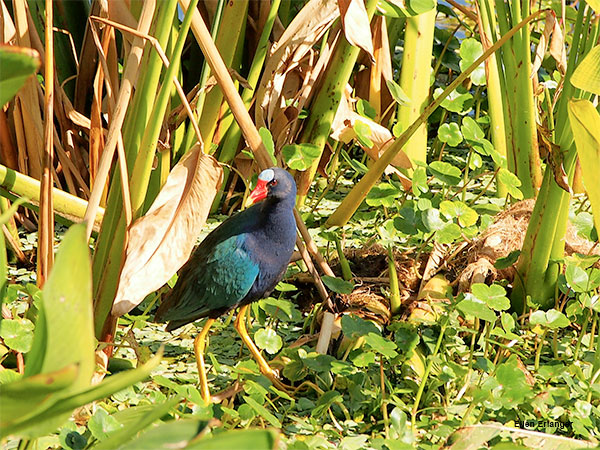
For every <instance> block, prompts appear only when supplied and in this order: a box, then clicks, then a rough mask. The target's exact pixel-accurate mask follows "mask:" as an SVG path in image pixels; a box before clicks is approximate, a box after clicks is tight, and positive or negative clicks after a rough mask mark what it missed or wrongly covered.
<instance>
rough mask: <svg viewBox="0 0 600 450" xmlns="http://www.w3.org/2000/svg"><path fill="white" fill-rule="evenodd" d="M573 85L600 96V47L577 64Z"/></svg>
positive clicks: (591, 51) (597, 46) (593, 49)
mask: <svg viewBox="0 0 600 450" xmlns="http://www.w3.org/2000/svg"><path fill="white" fill-rule="evenodd" d="M571 84H572V85H573V86H575V87H576V88H579V89H583V90H584V91H588V92H591V93H592V94H596V95H600V45H596V46H595V47H594V48H592V49H591V50H590V51H589V53H588V54H587V55H586V56H585V58H583V60H582V61H581V62H580V63H579V64H577V67H576V68H575V71H574V72H573V75H572V76H571Z"/></svg>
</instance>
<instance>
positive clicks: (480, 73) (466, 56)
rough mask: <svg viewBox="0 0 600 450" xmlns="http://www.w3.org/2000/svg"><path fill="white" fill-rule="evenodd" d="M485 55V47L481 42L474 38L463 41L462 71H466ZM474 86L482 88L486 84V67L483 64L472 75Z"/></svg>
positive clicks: (461, 53)
mask: <svg viewBox="0 0 600 450" xmlns="http://www.w3.org/2000/svg"><path fill="white" fill-rule="evenodd" d="M481 55H483V47H482V45H481V43H480V42H479V41H477V40H476V39H473V38H467V39H463V41H462V43H461V44H460V57H461V58H462V59H461V61H460V70H462V71H464V70H466V69H467V68H468V67H469V66H470V65H471V64H473V63H474V62H475V61H476V60H477V58H479V57H480V56H481ZM470 78H471V81H472V82H473V84H476V85H479V86H482V85H484V84H485V65H484V63H481V64H480V65H479V67H477V69H475V70H474V71H473V72H472V73H471V75H470Z"/></svg>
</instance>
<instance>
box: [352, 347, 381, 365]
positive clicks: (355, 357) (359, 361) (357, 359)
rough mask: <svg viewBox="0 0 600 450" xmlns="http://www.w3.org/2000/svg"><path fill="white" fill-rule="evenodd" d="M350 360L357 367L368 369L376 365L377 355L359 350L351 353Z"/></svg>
mask: <svg viewBox="0 0 600 450" xmlns="http://www.w3.org/2000/svg"><path fill="white" fill-rule="evenodd" d="M350 360H351V361H352V362H353V363H354V365H355V366H356V367H368V366H369V365H370V364H375V353H373V352H367V351H365V350H362V349H359V350H354V351H352V352H350Z"/></svg>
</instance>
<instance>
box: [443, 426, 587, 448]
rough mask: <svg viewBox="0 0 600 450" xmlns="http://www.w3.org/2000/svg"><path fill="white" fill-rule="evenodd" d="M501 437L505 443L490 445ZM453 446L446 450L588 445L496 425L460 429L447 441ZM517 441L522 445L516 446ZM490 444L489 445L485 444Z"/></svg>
mask: <svg viewBox="0 0 600 450" xmlns="http://www.w3.org/2000/svg"><path fill="white" fill-rule="evenodd" d="M499 436H502V439H503V440H506V439H508V441H505V442H496V443H494V445H493V446H492V443H491V442H490V441H492V439H494V438H496V437H499ZM448 442H452V445H450V446H447V447H446V448H447V450H464V449H471V448H490V449H495V450H527V449H532V448H543V449H544V450H581V449H582V448H586V447H588V446H589V445H590V444H589V443H588V442H587V441H581V440H577V439H571V438H567V437H565V436H561V435H555V434H549V433H540V431H534V430H527V429H519V428H515V427H509V426H506V425H502V424H501V423H496V422H487V423H485V424H477V425H470V426H466V427H462V428H459V429H458V430H456V431H454V432H453V433H452V434H451V435H450V437H449V438H448ZM516 442H519V443H523V445H518V444H516ZM486 443H489V445H486Z"/></svg>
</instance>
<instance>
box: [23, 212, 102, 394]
mask: <svg viewBox="0 0 600 450" xmlns="http://www.w3.org/2000/svg"><path fill="white" fill-rule="evenodd" d="M40 319H41V320H40ZM38 322H41V323H36V329H35V333H34V339H33V347H32V349H31V352H30V353H29V354H28V355H27V356H28V357H27V364H26V366H25V367H26V368H25V376H30V375H35V374H38V373H44V372H51V371H56V370H59V369H61V368H63V367H65V366H67V365H69V364H78V365H79V377H78V379H77V382H76V383H74V384H73V386H72V390H73V391H75V390H77V389H79V388H81V387H83V386H87V385H88V384H89V381H90V379H91V377H92V374H93V373H94V368H95V365H96V363H95V356H94V350H95V347H96V343H95V338H94V331H93V330H94V328H93V317H92V277H91V265H90V255H89V250H88V245H87V242H86V239H85V225H83V224H78V225H73V226H72V227H71V228H70V229H69V230H68V231H67V233H66V234H65V236H64V238H63V241H62V243H61V245H60V247H59V249H58V253H57V255H56V260H55V262H54V267H53V269H52V272H51V273H50V277H49V278H48V281H46V284H45V285H44V289H43V294H42V303H41V310H40V315H39V316H38Z"/></svg>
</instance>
